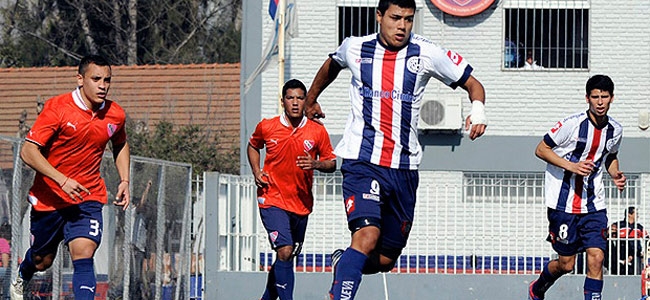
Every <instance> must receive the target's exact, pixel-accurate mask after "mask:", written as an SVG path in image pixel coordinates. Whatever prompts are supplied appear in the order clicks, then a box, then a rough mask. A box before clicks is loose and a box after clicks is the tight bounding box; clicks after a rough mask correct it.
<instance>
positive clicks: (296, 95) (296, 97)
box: [282, 88, 306, 120]
mask: <svg viewBox="0 0 650 300" xmlns="http://www.w3.org/2000/svg"><path fill="white" fill-rule="evenodd" d="M305 98H306V97H305V92H304V91H303V90H302V89H299V88H298V89H288V90H287V93H286V95H284V98H282V106H283V107H284V113H285V114H286V115H287V117H288V118H289V119H294V120H297V119H302V116H303V113H304V111H305Z"/></svg>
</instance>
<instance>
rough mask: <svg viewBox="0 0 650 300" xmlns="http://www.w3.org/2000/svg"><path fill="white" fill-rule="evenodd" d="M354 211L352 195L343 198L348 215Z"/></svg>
mask: <svg viewBox="0 0 650 300" xmlns="http://www.w3.org/2000/svg"><path fill="white" fill-rule="evenodd" d="M353 211H354V195H352V196H350V197H348V199H345V212H346V213H347V214H348V215H350V214H351V213H352V212H353Z"/></svg>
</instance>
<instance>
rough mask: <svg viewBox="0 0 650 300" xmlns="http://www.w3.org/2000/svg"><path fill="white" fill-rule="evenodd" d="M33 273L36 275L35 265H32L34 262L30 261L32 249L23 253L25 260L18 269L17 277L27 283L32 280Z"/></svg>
mask: <svg viewBox="0 0 650 300" xmlns="http://www.w3.org/2000/svg"><path fill="white" fill-rule="evenodd" d="M34 273H36V265H34V260H33V259H32V249H29V250H27V253H25V259H24V260H23V262H22V263H21V264H20V267H19V268H18V275H19V276H20V278H22V279H23V280H24V281H26V282H28V281H30V280H32V277H34Z"/></svg>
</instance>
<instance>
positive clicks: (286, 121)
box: [280, 113, 307, 128]
mask: <svg viewBox="0 0 650 300" xmlns="http://www.w3.org/2000/svg"><path fill="white" fill-rule="evenodd" d="M280 123H282V125H284V126H286V127H293V125H291V122H289V118H287V115H286V114H285V113H282V115H281V116H280ZM305 124H307V117H306V116H302V121H300V125H298V127H297V128H302V127H303V126H305Z"/></svg>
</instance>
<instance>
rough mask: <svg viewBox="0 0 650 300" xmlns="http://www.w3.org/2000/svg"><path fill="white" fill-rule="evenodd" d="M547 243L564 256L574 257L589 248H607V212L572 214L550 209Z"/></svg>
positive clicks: (548, 212)
mask: <svg viewBox="0 0 650 300" xmlns="http://www.w3.org/2000/svg"><path fill="white" fill-rule="evenodd" d="M547 216H548V232H549V233H548V237H547V238H546V240H547V241H549V242H551V244H552V245H553V250H555V252H557V253H558V254H559V255H562V256H572V255H575V254H577V253H579V252H583V251H585V250H586V249H587V248H599V249H602V250H603V251H605V248H606V247H607V210H605V209H603V210H600V211H597V212H593V213H587V214H570V213H567V212H563V211H559V210H555V209H551V208H549V209H548V211H547Z"/></svg>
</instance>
